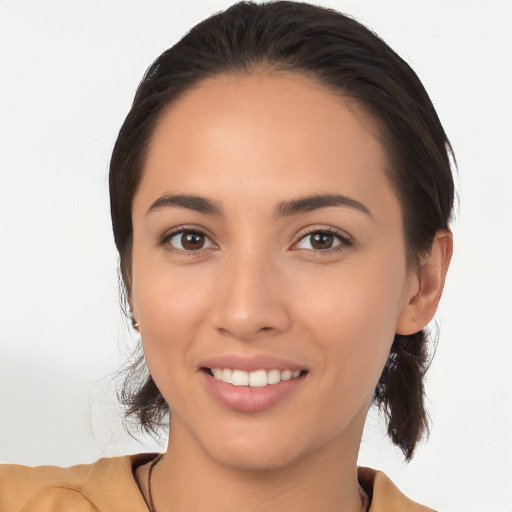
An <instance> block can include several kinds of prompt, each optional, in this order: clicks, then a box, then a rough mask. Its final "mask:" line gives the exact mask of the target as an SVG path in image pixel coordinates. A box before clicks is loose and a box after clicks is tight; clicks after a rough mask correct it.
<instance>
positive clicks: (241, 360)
mask: <svg viewBox="0 0 512 512" xmlns="http://www.w3.org/2000/svg"><path fill="white" fill-rule="evenodd" d="M199 366H200V367H201V368H230V369H232V370H243V371H246V372H254V371H256V370H272V369H277V370H281V371H283V370H291V371H296V370H300V371H302V370H305V369H306V368H305V367H304V366H302V365H300V364H297V363H295V362H293V361H290V360H287V359H285V358H282V357H278V356H274V355H270V354H257V355H252V356H248V355H241V354H225V355H219V356H214V357H210V358H208V359H205V360H204V361H202V362H201V363H200V365H199Z"/></svg>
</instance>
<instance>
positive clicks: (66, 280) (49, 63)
mask: <svg viewBox="0 0 512 512" xmlns="http://www.w3.org/2000/svg"><path fill="white" fill-rule="evenodd" d="M320 3H322V4H323V5H329V6H331V7H334V8H336V9H338V10H341V11H344V12H347V13H350V14H352V15H354V16H356V17H357V18H358V19H359V20H360V21H362V22H364V23H365V24H368V25H369V26H370V27H371V28H373V29H374V30H375V31H376V32H377V33H379V34H380V35H381V36H382V37H383V38H384V39H385V40H386V41H387V42H388V43H389V44H390V45H391V46H392V47H393V48H394V49H395V50H396V51H398V53H399V54H401V55H402V57H404V58H405V59H406V60H407V61H408V62H409V63H410V64H411V65H412V67H413V68H414V69H415V70H416V72H417V73H418V75H419V76H420V78H421V79H422V80H423V82H424V84H425V86H426V88H427V90H428V91H429V93H430V95H431V98H432V100H433V102H434V104H435V106H436V108H437V111H438V114H439V116H440V118H441V120H442V122H443V124H444V126H445V128H446V130H447V132H448V135H449V137H450V138H451V141H452V143H453V146H454V148H455V151H456V155H457V158H458V163H459V174H458V176H457V177H456V181H457V183H458V191H459V195H460V207H459V209H458V214H457V219H456V222H455V224H454V226H453V229H454V233H455V240H456V245H455V256H454V260H453V263H452V269H451V274H450V276H449V279H448V282H447V288H446V292H445V297H444V299H443V302H442V304H441V307H440V310H439V313H438V316H437V318H438V322H439V324H440V330H441V334H440V343H439V346H438V350H437V354H436V358H435V362H434V364H433V367H432V369H431V371H430V373H429V378H428V395H429V403H430V412H431V416H432V420H433V424H434V428H433V431H432V435H431V438H430V441H429V442H428V444H426V445H425V446H423V447H421V449H420V450H419V451H418V454H417V456H416V458H415V459H414V461H413V462H412V463H410V464H409V465H406V464H404V463H403V462H402V461H401V457H400V454H399V453H398V452H397V451H396V450H395V449H394V448H391V447H390V446H389V444H388V443H387V441H386V439H385V436H384V433H383V428H382V424H380V423H379V422H378V420H377V419H376V416H375V415H372V416H371V418H370V420H369V424H370V425H369V428H368V429H367V431H366V433H365V436H364V442H363V446H362V451H361V457H360V462H361V463H362V464H365V465H370V466H373V467H377V468H381V469H384V470H385V471H386V472H387V473H388V474H389V475H390V476H391V477H392V478H393V479H394V480H395V482H396V483H397V484H398V485H399V487H401V488H402V489H403V490H404V491H405V493H406V494H408V495H409V496H410V497H412V498H414V499H416V500H417V501H420V502H424V503H425V504H428V505H430V506H432V507H435V508H439V509H441V510H445V511H465V512H472V511H485V512H492V511H511V510H512V399H511V396H512V371H511V367H512V364H511V363H512V343H511V320H512V293H511V290H512V271H511V268H512V264H511V262H512V228H511V220H512V201H511V197H512V165H511V164H512V152H511V146H512V68H511V66H512V2H511V1H510V0H490V1H487V2H483V1H482V0H479V1H476V2H475V1H470V0H466V1H462V0H461V1H454V0H448V1H447V0H442V1H441V0H437V1H433V0H429V1H411V0H400V1H397V0H395V1H385V0H373V1H371V0H358V1H355V0H354V1H343V0H332V1H329V2H320ZM227 5H229V3H228V2H225V1H213V0H202V1H197V0H195V1H194V2H189V1H187V2H185V1H179V2H178V1H174V2H173V1H166V2H163V1H160V2H157V1H147V0H144V1H142V0H123V1H109V0H102V1H100V0H96V1H94V0H88V1H85V0H73V1H69V0H68V1H60V2H59V1H56V0H46V1H44V2H42V1H32V2H30V1H25V0H11V1H8V0H4V1H1V0H0V244H1V247H0V460H2V461H4V462H20V463H24V464H42V463H52V464H60V465H69V464H74V463H78V462H90V461H93V460H95V459H97V458H98V457H101V456H105V455H108V456H110V455H117V454H124V453H128V452H137V451H146V450H154V449H157V448H156V444H155V443H154V442H152V441H151V440H149V439H148V438H144V440H143V443H142V445H141V444H139V443H138V442H136V441H135V440H133V439H131V438H130V437H129V436H128V435H127V434H126V433H124V432H123V429H122V424H121V420H120V417H121V416H120V415H121V410H120V408H119V406H118V405H117V402H116V398H115V389H116V382H115V380H114V376H115V375H114V373H115V371H116V370H117V369H118V368H120V366H121V365H122V363H123V361H125V360H126V357H127V354H128V353H129V351H130V349H131V346H132V344H133V342H132V340H131V339H130V336H129V335H128V334H127V332H128V330H127V329H126V327H125V323H124V320H123V319H122V317H121V314H120V312H119V308H118V301H117V275H116V263H117V260H116V254H115V250H114V244H113V240H112V236H111V228H110V220H109V211H108V208H109V206H108V195H107V170H108V161H109V156H110V152H111V149H112V146H113V143H114V140H115V137H116V134H117V131H118V129H119V127H120V125H121V123H122V121H123V119H124V116H125V115H126V113H127V111H128V109H129V105H130V102H131V99H132V97H133V93H134V91H135V88H136V86H137V84H138V82H139V80H140V78H141V77H142V74H143V72H144V71H145V69H146V68H147V66H148V65H149V63H150V62H151V61H152V60H153V59H154V58H155V57H156V56H157V55H159V54H160V53H161V52H162V51H163V50H164V49H166V48H167V47H169V46H170V45H171V44H172V43H174V42H176V41H177V40H178V38H179V37H180V36H181V35H182V34H183V33H184V32H185V31H186V30H187V29H189V28H190V27H191V26H192V25H194V24H195V23H196V22H198V21H199V20H201V19H203V18H204V17H206V16H207V15H209V14H211V13H213V12H214V11H217V10H219V9H222V8H224V7H226V6H227Z"/></svg>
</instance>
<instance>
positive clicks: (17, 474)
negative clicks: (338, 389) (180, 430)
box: [0, 454, 432, 512]
mask: <svg viewBox="0 0 512 512" xmlns="http://www.w3.org/2000/svg"><path fill="white" fill-rule="evenodd" d="M147 458H148V455H147V454H139V455H126V456H124V457H114V458H110V459H100V460H98V461H97V462H95V463H93V464H81V465H78V466H72V467H70V468H61V467H57V466H39V467H35V468H31V467H27V466H20V465H15V464H5V465H0V511H1V512H67V511H69V512H148V509H147V506H146V503H145V501H144V498H143V497H142V494H141V492H140V490H139V487H138V485H137V483H136V481H135V478H134V476H133V468H134V467H136V466H137V465H139V464H141V463H142V462H144V461H145V460H147ZM359 481H360V482H361V485H362V486H363V487H364V489H365V491H366V492H367V493H368V494H369V495H370V498H371V506H370V512H429V511H430V512H432V509H429V508H426V507H423V506H422V505H418V504H417V503H414V502H413V501H411V500H410V499H408V498H406V497H405V496H404V495H403V494H402V493H401V492H400V491H399V490H398V488H397V487H396V486H395V485H394V484H393V482H391V480H390V479H389V478H388V477H387V476H386V475H385V474H384V473H382V472H380V471H375V470H373V469H369V468H359Z"/></svg>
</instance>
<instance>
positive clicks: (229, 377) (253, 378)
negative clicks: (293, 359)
mask: <svg viewBox="0 0 512 512" xmlns="http://www.w3.org/2000/svg"><path fill="white" fill-rule="evenodd" d="M211 372H212V373H213V376H214V377H215V378H216V379H217V380H221V381H222V382H226V383H227V384H232V385H233V386H251V387H253V388H260V387H263V386H266V385H267V384H277V383H278V382H281V381H286V380H290V379H295V378H297V377H298V376H299V375H300V373H301V371H300V370H294V371H292V370H283V371H280V370H277V369H272V370H256V371H254V372H245V371H243V370H231V369H230V368H211Z"/></svg>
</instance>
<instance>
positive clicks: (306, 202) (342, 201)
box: [274, 194, 373, 219]
mask: <svg viewBox="0 0 512 512" xmlns="http://www.w3.org/2000/svg"><path fill="white" fill-rule="evenodd" d="M329 206H346V207H349V208H354V209H356V210H359V211H360V212H363V213H365V214H366V215H369V216H370V217H372V218H373V215H372V214H371V212H370V210H369V209H368V208H367V207H366V206H365V205H364V204H363V203H360V202H359V201H356V200H355V199H351V198H350V197H347V196H343V195H340V194H319V195H313V196H307V197H301V198H298V199H293V200H291V201H283V202H282V203H280V204H279V205H278V207H277V208H276V211H275V214H274V217H275V218H276V219H279V218H281V217H289V216H291V215H297V214H299V213H306V212H311V211H313V210H319V209H320V208H327V207H329Z"/></svg>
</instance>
